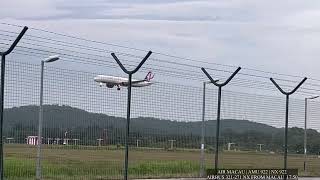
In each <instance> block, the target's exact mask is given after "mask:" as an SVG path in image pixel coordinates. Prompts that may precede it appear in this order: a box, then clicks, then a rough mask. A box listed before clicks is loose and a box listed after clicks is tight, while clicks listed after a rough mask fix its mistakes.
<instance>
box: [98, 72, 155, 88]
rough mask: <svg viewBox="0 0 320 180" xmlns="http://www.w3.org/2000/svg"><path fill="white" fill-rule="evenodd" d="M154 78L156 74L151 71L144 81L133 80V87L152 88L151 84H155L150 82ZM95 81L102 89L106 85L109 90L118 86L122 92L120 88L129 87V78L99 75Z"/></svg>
mask: <svg viewBox="0 0 320 180" xmlns="http://www.w3.org/2000/svg"><path fill="white" fill-rule="evenodd" d="M153 78H154V74H153V73H152V72H151V71H149V72H148V74H147V75H146V77H145V78H144V79H143V80H137V79H132V87H144V86H150V85H151V84H153V83H152V82H150V81H151V80H152V79H153ZM94 81H96V82H97V83H99V85H100V87H102V86H103V85H104V84H105V85H106V86H107V87H108V88H113V87H114V86H117V90H120V86H125V87H127V86H128V85H129V80H128V78H123V77H116V76H106V75H98V76H96V77H95V78H94Z"/></svg>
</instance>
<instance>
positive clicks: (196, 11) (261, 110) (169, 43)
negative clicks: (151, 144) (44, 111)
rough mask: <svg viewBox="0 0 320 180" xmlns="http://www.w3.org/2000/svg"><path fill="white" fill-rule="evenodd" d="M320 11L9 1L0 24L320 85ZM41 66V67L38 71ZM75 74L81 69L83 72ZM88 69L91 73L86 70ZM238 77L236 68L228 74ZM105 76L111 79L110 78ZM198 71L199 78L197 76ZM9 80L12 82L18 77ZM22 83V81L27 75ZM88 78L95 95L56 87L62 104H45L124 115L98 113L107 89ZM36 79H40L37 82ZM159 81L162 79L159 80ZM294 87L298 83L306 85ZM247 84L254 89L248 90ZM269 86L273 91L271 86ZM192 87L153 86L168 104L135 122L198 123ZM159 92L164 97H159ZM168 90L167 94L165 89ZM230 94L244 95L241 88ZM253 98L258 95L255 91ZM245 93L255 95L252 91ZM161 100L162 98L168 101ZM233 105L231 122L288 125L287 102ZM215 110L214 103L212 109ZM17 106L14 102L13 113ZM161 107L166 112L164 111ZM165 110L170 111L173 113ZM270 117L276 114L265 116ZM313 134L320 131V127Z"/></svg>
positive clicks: (206, 0)
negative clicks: (150, 119) (308, 79)
mask: <svg viewBox="0 0 320 180" xmlns="http://www.w3.org/2000/svg"><path fill="white" fill-rule="evenodd" d="M319 9H320V1H293V0H290V1H289V0H286V1H285V0H282V1H276V0H265V1H256V0H220V1H218V0H188V1H176V0H161V1H160V0H153V1H147V0H138V1H129V0H112V1H102V0H100V1H99V0H91V1H88V0H86V1H84V0H68V1H64V0H52V1H48V0H28V1H23V0H21V1H18V0H11V1H4V2H2V7H1V11H0V21H1V22H8V23H12V24H19V25H27V26H30V27H34V28H40V29H48V30H51V31H54V32H59V33H63V34H69V35H76V36H79V37H83V38H87V39H92V40H98V41H104V42H109V43H115V44H120V45H125V46H130V47H134V48H139V49H146V50H153V51H156V52H164V53H168V54H172V55H176V56H182V57H189V58H193V59H199V60H205V61H207V62H213V63H221V64H229V65H234V66H242V67H247V68H257V69H261V70H265V71H272V72H280V73H288V74H294V75H299V76H309V77H313V78H317V79H320V73H319V71H318V68H317V67H318V66H319V60H318V57H319V55H320V51H319V50H318V44H320V36H319V35H320V31H319V30H320V22H319V21H318V19H319V17H320V11H319ZM28 33H30V32H28ZM22 41H23V40H22ZM66 41H68V40H66ZM105 54H106V53H105V52H101V53H100V54H99V53H97V55H105ZM152 56H155V55H152ZM102 59H103V58H102ZM34 62H35V61H34ZM38 62H39V59H37V61H36V63H38ZM182 63H190V62H182ZM56 64H57V66H60V67H61V66H63V67H66V63H65V62H61V63H60V62H57V63H55V64H52V65H50V66H52V67H55V66H56ZM62 64H63V65H62ZM73 65H74V64H73ZM78 66H81V65H80V64H79V65H78ZM151 66H152V65H151ZM77 68H78V69H80V67H77ZM83 68H84V69H88V67H87V66H84V67H83ZM234 69H235V68H231V69H230V70H234ZM102 70H103V72H108V73H111V72H110V71H109V70H105V69H102ZM197 70H198V71H200V69H197ZM96 72H98V71H95V72H94V74H95V73H96ZM100 72H101V71H100ZM34 73H36V72H34ZM117 73H118V74H117V75H119V74H120V73H121V74H122V75H123V73H122V72H120V70H119V71H118V72H117ZM112 74H113V72H112ZM144 75H145V73H144V72H143V73H141V74H138V75H137V76H139V77H143V76H144ZM202 75H203V74H202ZM11 76H12V77H14V74H12V75H11ZM21 76H22V77H24V76H23V75H22V74H21ZM91 76H92V77H91ZM91 76H90V77H89V76H88V77H87V76H86V78H87V79H86V83H87V86H86V87H90V88H91V89H90V91H89V90H88V89H84V90H82V91H81V90H80V88H79V90H77V92H78V93H79V94H78V95H77V94H74V92H73V91H72V90H70V91H67V90H65V88H67V87H69V86H70V89H72V88H74V87H77V86H78V81H70V82H71V83H70V82H65V83H66V84H65V85H60V86H57V88H62V89H58V90H57V93H56V94H57V96H54V95H51V96H48V101H50V102H56V103H58V104H69V105H72V106H75V107H79V108H83V109H86V110H89V111H96V112H100V111H101V112H105V109H109V110H110V111H111V112H113V111H114V112H118V111H119V112H122V114H123V112H124V110H125V109H123V108H122V107H124V106H120V105H119V106H115V107H121V108H122V109H119V110H114V109H112V108H103V109H101V107H106V106H107V105H105V106H101V104H103V103H104V101H102V100H101V98H100V96H99V93H100V94H101V93H102V94H104V93H105V91H106V89H101V88H99V89H96V84H95V83H94V82H93V81H92V80H91V79H92V78H93V75H91ZM34 77H35V78H37V76H36V75H34ZM158 77H159V76H158V75H157V80H158ZM55 78H56V77H53V78H52V79H51V81H49V82H48V83H49V84H50V83H52V84H54V82H55V81H56V80H57V79H55ZM74 78H77V77H74ZM237 78H238V77H237ZM239 78H240V77H239ZM247 78H248V77H247ZM250 78H253V77H250ZM159 79H160V78H159ZM67 80H69V79H67ZM237 80H239V79H235V80H233V81H232V82H231V83H234V82H236V81H237ZM294 80H297V81H300V80H301V79H300V78H297V79H294ZM30 81H31V80H30ZM32 81H33V79H32ZM182 83H187V82H182ZM248 84H249V85H250V82H248ZM266 84H268V86H269V87H272V88H274V87H273V85H272V84H271V83H270V81H269V80H268V79H267V83H266ZM68 85H69V86H68ZM26 86H31V87H29V88H30V92H31V95H30V96H32V97H33V96H34V98H36V97H37V95H36V90H35V88H37V87H34V86H32V84H31V85H30V84H28V83H27V85H26ZM195 86H198V88H197V90H193V89H192V88H191V89H184V88H183V87H180V86H179V87H176V86H172V87H171V86H169V87H167V86H166V85H163V84H161V83H160V84H159V85H155V86H154V87H151V88H150V92H148V93H149V95H150V96H149V97H150V98H151V99H156V98H155V97H153V96H152V95H154V94H156V95H157V98H159V101H160V100H165V97H169V100H168V101H169V102H166V103H165V102H164V103H159V104H156V103H154V101H152V100H150V101H146V102H147V103H143V104H142V105H141V104H140V105H139V108H137V109H136V111H135V112H136V114H135V115H137V116H138V115H141V116H149V115H150V114H151V115H152V116H159V118H169V117H175V118H176V119H178V120H181V119H179V118H182V119H185V117H188V118H190V119H189V120H191V121H194V120H200V118H199V117H200V115H201V107H200V105H201V98H196V97H201V88H200V87H201V84H200V85H199V83H198V84H196V85H195ZM12 87H16V86H12ZM157 87H158V89H162V93H159V92H158V89H157ZM159 87H160V88H159ZM166 87H167V89H165V88H166ZM19 88H20V89H21V92H19V91H18V90H16V92H13V91H12V95H13V96H15V95H17V94H19V95H20V96H22V97H25V98H26V99H23V98H22V97H21V98H19V99H17V100H19V101H23V103H24V104H29V103H30V98H29V95H28V96H27V95H25V94H23V93H22V92H26V90H25V89H26V88H24V87H22V86H21V87H19ZM180 88H181V90H180ZM93 89H94V91H97V93H96V94H98V95H97V96H94V97H93V96H92V97H91V96H89V95H90V94H92V90H93ZM163 89H165V90H166V91H165V90H163ZM183 89H184V90H183ZM232 90H235V91H238V92H239V91H240V90H239V88H237V89H232ZM251 90H252V92H254V93H257V92H256V90H255V89H251ZM50 91H52V89H50ZM195 91H196V93H195ZM183 92H184V93H185V94H186V96H190V97H193V98H194V99H196V100H197V101H196V100H194V101H193V102H196V106H195V104H192V103H190V104H189V101H187V100H186V99H183V98H177V97H179V96H183V95H184V94H183ZM245 92H248V93H251V92H249V91H248V90H247V89H246V90H245ZM108 93H109V94H107V96H106V98H111V99H114V95H113V94H114V91H110V92H109V91H108ZM157 93H159V94H161V95H163V97H162V96H160V95H159V94H157ZM175 93H177V94H175ZM69 94H70V95H69ZM275 94H277V95H280V93H279V92H278V91H277V90H275ZM120 95H121V97H122V98H121V99H122V100H124V98H123V96H125V94H124V92H121V94H120ZM120 95H119V96H120ZM87 97H90V98H89V100H91V101H92V102H90V103H89V104H90V105H92V108H93V109H90V108H89V107H91V106H88V107H87V106H86V102H88V98H87ZM183 97H185V96H183ZM212 97H214V96H212ZM230 97H231V99H228V100H226V102H234V103H229V104H228V103H227V106H226V107H225V108H226V109H228V110H229V111H225V112H224V114H225V115H226V117H228V118H237V119H241V118H247V119H250V120H255V121H257V122H262V123H266V122H272V123H273V124H272V123H269V124H271V125H275V126H282V124H283V123H281V122H282V121H279V122H278V119H280V118H283V109H281V108H283V107H284V106H282V104H283V105H284V102H283V99H282V98H281V99H280V100H279V99H276V100H274V99H271V100H269V101H264V100H262V99H258V98H256V97H255V96H254V95H252V97H251V98H248V97H246V96H245V95H241V96H240V95H238V94H234V95H233V96H230ZM281 97H282V96H281ZM50 98H51V99H50ZM68 98H69V99H68ZM174 98H177V99H180V100H176V99H174ZM235 98H239V100H238V101H235V100H236V99H235ZM172 99H174V100H172ZM98 100H99V101H98ZM12 101H13V100H12ZM252 101H254V102H256V104H254V103H253V102H252ZM36 102H37V99H34V103H36ZM80 102H81V103H80ZM121 102H122V101H121ZM210 102H212V103H214V102H215V101H210ZM274 102H280V104H277V105H275V104H274ZM296 102H297V103H296V104H298V105H295V103H294V104H293V105H292V106H293V108H296V109H294V110H293V113H292V114H291V116H293V118H292V121H293V122H295V123H293V124H294V125H297V126H299V127H302V124H301V122H302V121H301V119H302V118H303V112H302V111H303V108H301V107H302V105H303V101H296ZM123 103H124V102H123ZM170 103H171V104H170ZM241 103H242V104H241ZM16 104H17V103H15V102H12V106H14V105H16ZM163 104H166V106H164V105H163ZM214 105H215V104H211V105H210V109H211V108H212V109H214ZM251 105H252V106H251ZM9 106H10V103H9ZM82 106H85V107H82ZM109 106H110V107H113V106H114V104H108V107H109ZM99 107H100V109H99ZM140 107H143V108H140ZM195 107H196V108H197V109H195ZM161 108H164V109H161ZM167 108H169V109H170V110H169V111H168V109H167ZM237 108H239V109H237ZM252 109H253V110H252ZM266 109H267V110H269V111H273V112H271V113H266V111H265V110H266ZM143 110H145V111H143ZM164 112H167V113H168V114H165V113H164ZM210 112H211V114H210V113H208V119H212V117H215V114H214V113H215V112H213V111H210ZM312 112H315V113H314V115H313V116H312V117H311V118H313V119H312V122H316V117H318V113H317V111H316V110H313V111H312ZM108 113H110V112H108ZM144 113H147V114H144ZM175 113H176V114H175ZM212 113H213V114H212ZM116 114H117V113H116ZM118 114H120V113H118ZM160 114H161V116H160ZM274 116H276V119H272V118H275V117H274ZM173 119H174V118H173ZM314 128H316V129H319V126H315V127H314Z"/></svg>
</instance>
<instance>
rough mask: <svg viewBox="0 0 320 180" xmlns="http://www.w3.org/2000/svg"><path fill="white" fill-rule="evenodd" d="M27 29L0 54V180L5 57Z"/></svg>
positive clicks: (1, 177)
mask: <svg viewBox="0 0 320 180" xmlns="http://www.w3.org/2000/svg"><path fill="white" fill-rule="evenodd" d="M27 30H28V27H27V26H25V27H24V28H23V29H22V31H21V32H20V34H19V35H18V37H17V38H16V39H15V40H14V41H13V43H12V44H11V46H10V47H9V49H8V50H7V51H4V52H0V56H1V99H0V137H1V138H0V180H3V171H4V166H3V159H4V156H3V107H4V76H5V68H6V55H8V54H10V53H11V52H12V51H13V49H14V48H15V47H16V45H17V44H18V42H19V41H20V40H21V38H22V36H23V35H24V34H25V33H26V31H27Z"/></svg>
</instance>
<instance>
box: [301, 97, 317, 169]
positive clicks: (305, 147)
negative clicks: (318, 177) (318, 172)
mask: <svg viewBox="0 0 320 180" xmlns="http://www.w3.org/2000/svg"><path fill="white" fill-rule="evenodd" d="M318 97H319V96H312V97H307V98H304V138H303V140H304V142H303V147H304V148H303V150H304V161H303V171H304V173H306V171H307V120H308V99H310V100H311V99H316V98H318Z"/></svg>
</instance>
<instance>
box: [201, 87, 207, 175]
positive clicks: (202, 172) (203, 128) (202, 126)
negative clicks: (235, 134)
mask: <svg viewBox="0 0 320 180" xmlns="http://www.w3.org/2000/svg"><path fill="white" fill-rule="evenodd" d="M202 96H203V98H202V123H201V147H200V148H201V149H200V151H201V152H200V153H201V154H200V177H203V176H204V136H205V124H204V123H205V121H204V120H205V114H206V112H205V111H206V82H203V94H202Z"/></svg>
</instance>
